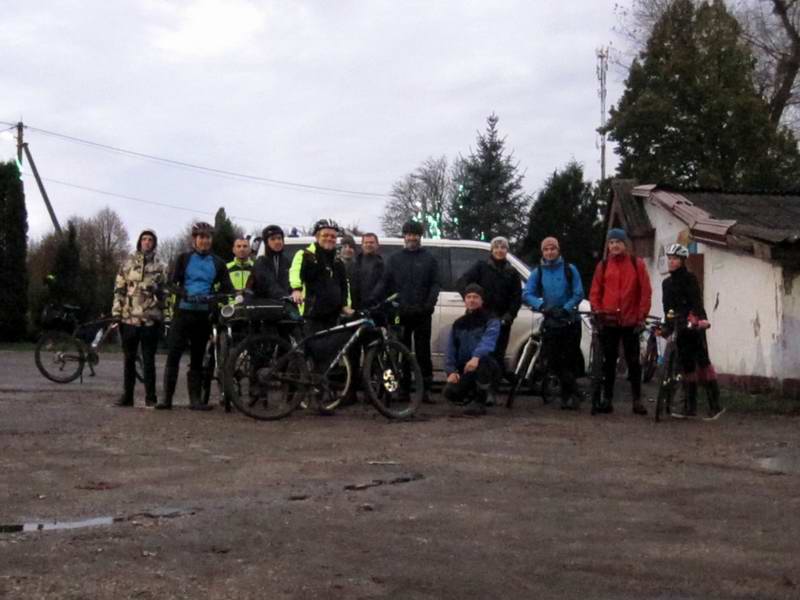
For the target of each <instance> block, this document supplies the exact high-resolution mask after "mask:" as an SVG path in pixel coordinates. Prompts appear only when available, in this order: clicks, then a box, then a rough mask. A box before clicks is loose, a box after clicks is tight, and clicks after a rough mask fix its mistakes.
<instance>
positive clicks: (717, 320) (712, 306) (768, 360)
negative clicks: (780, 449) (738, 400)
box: [645, 203, 800, 380]
mask: <svg viewBox="0 0 800 600" xmlns="http://www.w3.org/2000/svg"><path fill="white" fill-rule="evenodd" d="M645 209H646V210H647V213H648V216H649V218H650V221H651V223H652V224H653V227H654V228H655V230H656V232H655V243H656V248H655V258H653V259H649V260H647V261H646V263H647V267H648V270H649V271H650V278H651V282H652V284H653V304H652V309H651V312H652V313H653V314H657V315H663V308H662V304H661V281H662V280H663V279H664V277H665V276H666V274H665V273H662V272H660V271H662V270H663V271H666V264H665V261H664V259H663V258H661V259H659V257H660V256H661V249H662V248H663V246H665V245H668V244H671V243H674V242H676V241H681V242H682V243H685V239H686V237H685V236H686V233H687V227H686V224H685V223H683V221H681V220H680V219H678V218H676V217H674V216H673V215H672V214H671V213H670V212H669V211H667V210H666V209H664V208H663V207H661V206H659V205H654V204H651V203H645ZM697 252H698V253H700V254H703V255H704V271H705V277H704V291H703V296H704V297H703V301H704V303H705V307H706V312H707V313H708V316H709V320H710V321H711V323H712V328H711V330H710V331H709V334H708V342H709V351H710V353H711V360H712V361H713V362H714V365H715V367H716V369H717V371H718V372H719V373H720V374H728V375H735V376H738V377H743V378H770V379H777V380H781V379H784V378H797V377H800V275H798V276H795V277H794V278H790V281H791V283H788V282H787V286H786V288H787V289H786V291H788V292H790V293H789V294H788V295H787V294H785V293H784V278H783V269H782V268H781V267H780V266H779V265H777V264H775V263H772V262H770V261H766V260H761V259H758V258H754V257H753V256H751V255H748V254H744V253H740V252H737V251H733V250H730V249H727V248H724V247H720V246H714V245H711V244H703V243H698V244H697ZM789 288H791V289H789Z"/></svg>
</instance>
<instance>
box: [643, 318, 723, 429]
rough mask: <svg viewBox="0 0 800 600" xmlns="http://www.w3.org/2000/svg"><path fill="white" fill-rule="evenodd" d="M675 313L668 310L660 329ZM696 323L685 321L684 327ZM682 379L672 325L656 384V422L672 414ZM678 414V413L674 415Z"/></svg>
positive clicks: (688, 327) (675, 329) (675, 337)
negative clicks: (663, 416) (658, 379)
mask: <svg viewBox="0 0 800 600" xmlns="http://www.w3.org/2000/svg"><path fill="white" fill-rule="evenodd" d="M674 319H675V314H674V313H673V312H672V311H669V312H668V313H667V315H666V317H665V318H664V321H663V322H662V323H661V325H660V330H661V331H663V330H664V327H665V325H667V324H668V323H670V322H673V321H674ZM696 327H697V325H696V324H695V322H692V321H687V323H686V328H687V329H694V328H696ZM682 381H683V374H682V373H681V370H680V352H679V350H678V344H677V327H675V326H673V327H672V331H671V332H670V335H669V336H667V347H666V348H665V350H664V361H663V369H662V371H661V378H660V381H659V384H658V395H657V396H656V410H655V415H654V419H655V422H656V423H658V422H659V421H660V420H661V417H662V415H670V416H671V415H672V414H673V413H672V403H673V401H674V399H675V394H676V393H677V391H678V388H679V387H680V386H681V382H682ZM723 412H724V411H721V412H719V413H717V415H715V417H714V418H719V416H720V415H721V414H722V413H723ZM676 416H680V415H676Z"/></svg>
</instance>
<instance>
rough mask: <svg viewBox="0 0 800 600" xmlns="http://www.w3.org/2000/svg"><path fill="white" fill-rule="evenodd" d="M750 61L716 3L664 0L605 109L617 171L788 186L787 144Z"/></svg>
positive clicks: (698, 181)
mask: <svg viewBox="0 0 800 600" xmlns="http://www.w3.org/2000/svg"><path fill="white" fill-rule="evenodd" d="M754 65H755V61H754V59H753V56H752V54H751V51H750V48H749V47H748V46H747V44H746V43H745V42H744V41H743V40H742V37H741V29H740V26H739V23H738V21H737V20H736V19H735V18H734V17H733V16H732V15H731V14H730V13H729V12H728V10H727V8H726V7H725V4H724V2H722V1H721V0H714V1H713V2H711V3H708V2H703V3H701V4H699V5H696V4H695V3H694V2H693V1H692V0H675V1H674V2H672V3H671V4H670V6H669V7H668V8H667V9H666V10H665V11H664V13H663V15H662V16H661V18H660V19H659V20H658V21H657V22H656V24H655V26H654V27H653V31H652V33H651V36H650V38H649V40H648V43H647V46H646V48H645V50H644V51H643V52H642V53H641V54H640V56H639V58H638V59H637V60H635V61H634V62H633V64H632V66H631V69H630V73H629V76H628V79H627V81H626V90H625V92H624V94H623V96H622V99H621V100H620V102H619V105H618V106H617V107H616V108H612V109H611V118H610V119H609V123H608V126H607V128H606V129H607V131H608V132H609V134H610V137H611V139H613V140H616V141H617V143H618V148H617V152H618V154H619V155H620V157H621V161H620V165H619V174H620V175H621V176H623V177H630V178H634V179H637V180H639V181H642V182H650V183H655V182H660V181H661V182H669V183H673V184H676V185H682V186H703V187H726V188H738V189H745V188H781V187H782V188H791V187H795V186H797V185H798V182H799V181H800V175H798V174H799V173H800V155H798V150H797V143H796V140H795V139H794V137H793V136H792V134H791V133H790V132H789V131H788V130H786V129H784V128H776V126H775V125H773V124H772V123H771V122H770V118H769V107H768V105H767V103H766V102H765V100H764V99H763V98H762V97H761V96H760V95H759V94H758V93H757V90H756V87H755V85H754V79H753V77H754Z"/></svg>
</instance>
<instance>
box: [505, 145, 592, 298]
mask: <svg viewBox="0 0 800 600" xmlns="http://www.w3.org/2000/svg"><path fill="white" fill-rule="evenodd" d="M601 198H602V186H593V185H592V184H591V183H588V182H585V181H584V179H583V167H582V166H581V165H580V164H578V163H577V162H574V161H572V162H570V163H568V164H567V165H566V167H564V169H563V170H561V171H558V170H556V171H553V174H552V175H551V176H550V177H549V178H548V179H547V181H546V182H545V185H544V188H543V189H542V190H541V191H540V192H539V194H538V195H537V197H536V201H535V202H534V204H533V206H532V207H531V210H530V213H529V214H528V228H527V232H526V235H525V238H524V239H523V241H522V244H521V245H520V251H519V255H520V257H521V258H523V259H524V260H525V261H527V262H528V263H529V264H531V265H535V264H538V263H539V261H540V260H541V250H540V245H541V243H542V240H543V239H544V238H546V237H549V236H554V237H556V238H558V240H559V245H560V247H561V252H562V255H563V256H564V259H565V260H567V261H568V262H571V263H573V264H574V265H575V266H576V267H577V269H578V271H579V272H580V274H581V279H582V280H583V282H584V287H585V286H586V285H587V284H588V283H589V282H590V279H591V274H592V269H593V268H594V264H595V262H596V259H597V257H596V253H597V250H598V248H600V247H602V241H603V227H602V223H601V220H600V216H601V215H600V209H601V205H602V202H601Z"/></svg>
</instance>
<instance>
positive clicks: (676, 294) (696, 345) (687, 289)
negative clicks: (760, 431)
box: [661, 244, 722, 418]
mask: <svg viewBox="0 0 800 600" xmlns="http://www.w3.org/2000/svg"><path fill="white" fill-rule="evenodd" d="M666 255H667V263H668V267H669V276H668V277H667V278H666V279H665V280H664V281H663V282H662V284H661V290H662V298H663V304H664V315H668V314H669V313H670V312H671V313H672V314H673V318H672V320H671V323H670V322H669V321H668V322H667V327H668V329H667V331H665V333H667V334H668V333H670V331H671V330H674V332H675V336H676V337H675V344H676V346H677V348H678V360H679V361H680V367H681V372H682V373H683V389H684V393H685V398H684V411H683V413H682V414H676V415H675V416H679V417H694V416H696V415H697V384H698V383H702V384H703V387H705V389H706V397H707V398H708V412H709V417H711V418H714V417H717V416H719V415H720V414H721V413H722V410H721V408H720V403H719V384H718V383H717V376H716V373H715V372H714V366H713V365H712V364H711V359H710V358H709V356H708V342H707V341H706V331H705V330H706V329H708V327H709V326H710V325H709V322H708V320H707V317H706V311H705V308H704V307H703V295H702V293H701V291H700V284H699V283H698V281H697V277H695V275H694V274H693V273H690V272H689V271H688V269H687V268H686V259H687V258H688V257H689V250H688V249H687V248H685V247H684V246H681V245H680V244H672V245H671V246H669V247H668V248H667V250H666Z"/></svg>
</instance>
